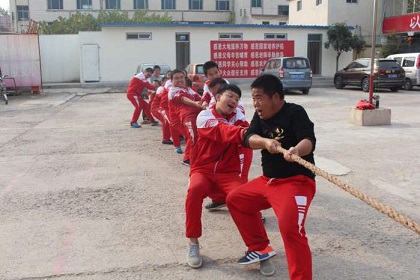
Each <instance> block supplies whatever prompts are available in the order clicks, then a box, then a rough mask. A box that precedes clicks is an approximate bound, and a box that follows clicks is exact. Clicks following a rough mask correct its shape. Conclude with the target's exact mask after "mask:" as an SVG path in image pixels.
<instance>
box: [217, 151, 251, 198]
mask: <svg viewBox="0 0 420 280" xmlns="http://www.w3.org/2000/svg"><path fill="white" fill-rule="evenodd" d="M253 155H254V151H253V150H252V149H250V148H247V147H244V146H241V147H240V148H239V161H240V164H241V174H240V177H241V180H242V184H245V183H247V182H248V174H249V169H250V168H251V164H252V158H253ZM209 197H210V199H211V200H212V201H214V202H219V203H224V202H225V201H226V195H225V194H224V193H223V192H216V193H213V194H210V195H209Z"/></svg>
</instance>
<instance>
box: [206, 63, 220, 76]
mask: <svg viewBox="0 0 420 280" xmlns="http://www.w3.org/2000/svg"><path fill="white" fill-rule="evenodd" d="M214 67H216V68H217V70H219V65H217V63H216V62H214V61H212V60H209V61H207V62H205V63H204V64H203V71H204V75H206V76H207V71H209V69H211V68H214Z"/></svg>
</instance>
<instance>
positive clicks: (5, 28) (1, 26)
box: [0, 8, 11, 32]
mask: <svg viewBox="0 0 420 280" xmlns="http://www.w3.org/2000/svg"><path fill="white" fill-rule="evenodd" d="M10 28H11V18H10V13H9V11H7V10H5V9H3V8H0V32H10V31H11V30H10Z"/></svg>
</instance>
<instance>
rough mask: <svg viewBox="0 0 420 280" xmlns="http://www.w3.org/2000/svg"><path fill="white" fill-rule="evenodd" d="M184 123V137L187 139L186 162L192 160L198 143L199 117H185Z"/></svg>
mask: <svg viewBox="0 0 420 280" xmlns="http://www.w3.org/2000/svg"><path fill="white" fill-rule="evenodd" d="M182 123H183V125H184V135H185V137H186V139H185V140H186V145H185V154H184V160H186V159H189V160H191V156H192V153H193V152H194V151H193V150H194V146H195V143H196V142H197V115H191V116H187V117H185V118H184V120H183V122H182ZM190 164H191V162H190Z"/></svg>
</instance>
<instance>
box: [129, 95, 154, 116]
mask: <svg viewBox="0 0 420 280" xmlns="http://www.w3.org/2000/svg"><path fill="white" fill-rule="evenodd" d="M127 99H128V100H130V102H131V103H132V104H133V106H134V113H133V118H132V119H131V122H130V123H135V122H137V121H138V120H139V117H140V114H141V111H142V110H144V113H145V114H146V116H147V119H148V120H149V121H154V120H155V119H154V118H153V116H152V114H151V113H150V106H149V103H147V102H146V101H145V100H144V99H143V98H142V97H141V94H140V95H133V94H127Z"/></svg>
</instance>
